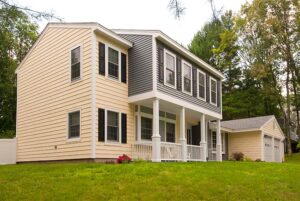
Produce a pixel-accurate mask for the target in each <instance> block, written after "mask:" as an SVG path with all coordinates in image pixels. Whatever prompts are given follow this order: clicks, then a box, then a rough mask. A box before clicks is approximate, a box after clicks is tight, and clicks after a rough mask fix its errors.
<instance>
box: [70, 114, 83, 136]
mask: <svg viewBox="0 0 300 201" xmlns="http://www.w3.org/2000/svg"><path fill="white" fill-rule="evenodd" d="M68 121H69V122H68V124H69V129H68V130H69V134H68V138H69V139H71V138H79V137H80V111H76V112H71V113H69V115H68Z"/></svg>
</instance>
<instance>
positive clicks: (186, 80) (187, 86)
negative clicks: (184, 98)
mask: <svg viewBox="0 0 300 201" xmlns="http://www.w3.org/2000/svg"><path fill="white" fill-rule="evenodd" d="M182 76H183V78H182V81H183V91H184V92H186V93H188V94H190V95H191V94H192V66H190V65H188V64H187V63H185V62H183V74H182Z"/></svg>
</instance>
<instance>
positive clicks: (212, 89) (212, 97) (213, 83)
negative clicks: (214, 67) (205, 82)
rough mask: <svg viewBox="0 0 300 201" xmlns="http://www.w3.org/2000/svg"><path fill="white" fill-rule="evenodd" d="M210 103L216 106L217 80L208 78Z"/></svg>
mask: <svg viewBox="0 0 300 201" xmlns="http://www.w3.org/2000/svg"><path fill="white" fill-rule="evenodd" d="M210 103H211V104H213V105H217V80H215V79H213V78H210Z"/></svg>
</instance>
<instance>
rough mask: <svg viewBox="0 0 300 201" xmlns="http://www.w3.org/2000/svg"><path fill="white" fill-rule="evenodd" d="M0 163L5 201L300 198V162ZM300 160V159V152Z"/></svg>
mask: <svg viewBox="0 0 300 201" xmlns="http://www.w3.org/2000/svg"><path fill="white" fill-rule="evenodd" d="M296 158H297V157H293V162H292V163H289V162H286V163H283V164H278V163H264V162H223V163H218V162H208V163H159V164H158V163H145V162H139V163H132V164H118V165H105V164H96V163H73V164H71V163H70V164H62V163H61V164H25V165H8V166H0V200H1V201H2V200H251V201H252V200H289V201H293V200H295V201H296V200H297V201H298V200H300V191H299V186H300V180H299V178H300V161H299V160H298V162H296ZM298 159H300V158H299V157H298Z"/></svg>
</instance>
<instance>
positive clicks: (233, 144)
mask: <svg viewBox="0 0 300 201" xmlns="http://www.w3.org/2000/svg"><path fill="white" fill-rule="evenodd" d="M261 145H262V143H261V132H260V131H255V132H243V133H229V135H228V152H229V157H231V156H232V154H233V153H234V152H242V153H243V154H244V155H245V157H249V158H251V159H252V160H256V159H261Z"/></svg>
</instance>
